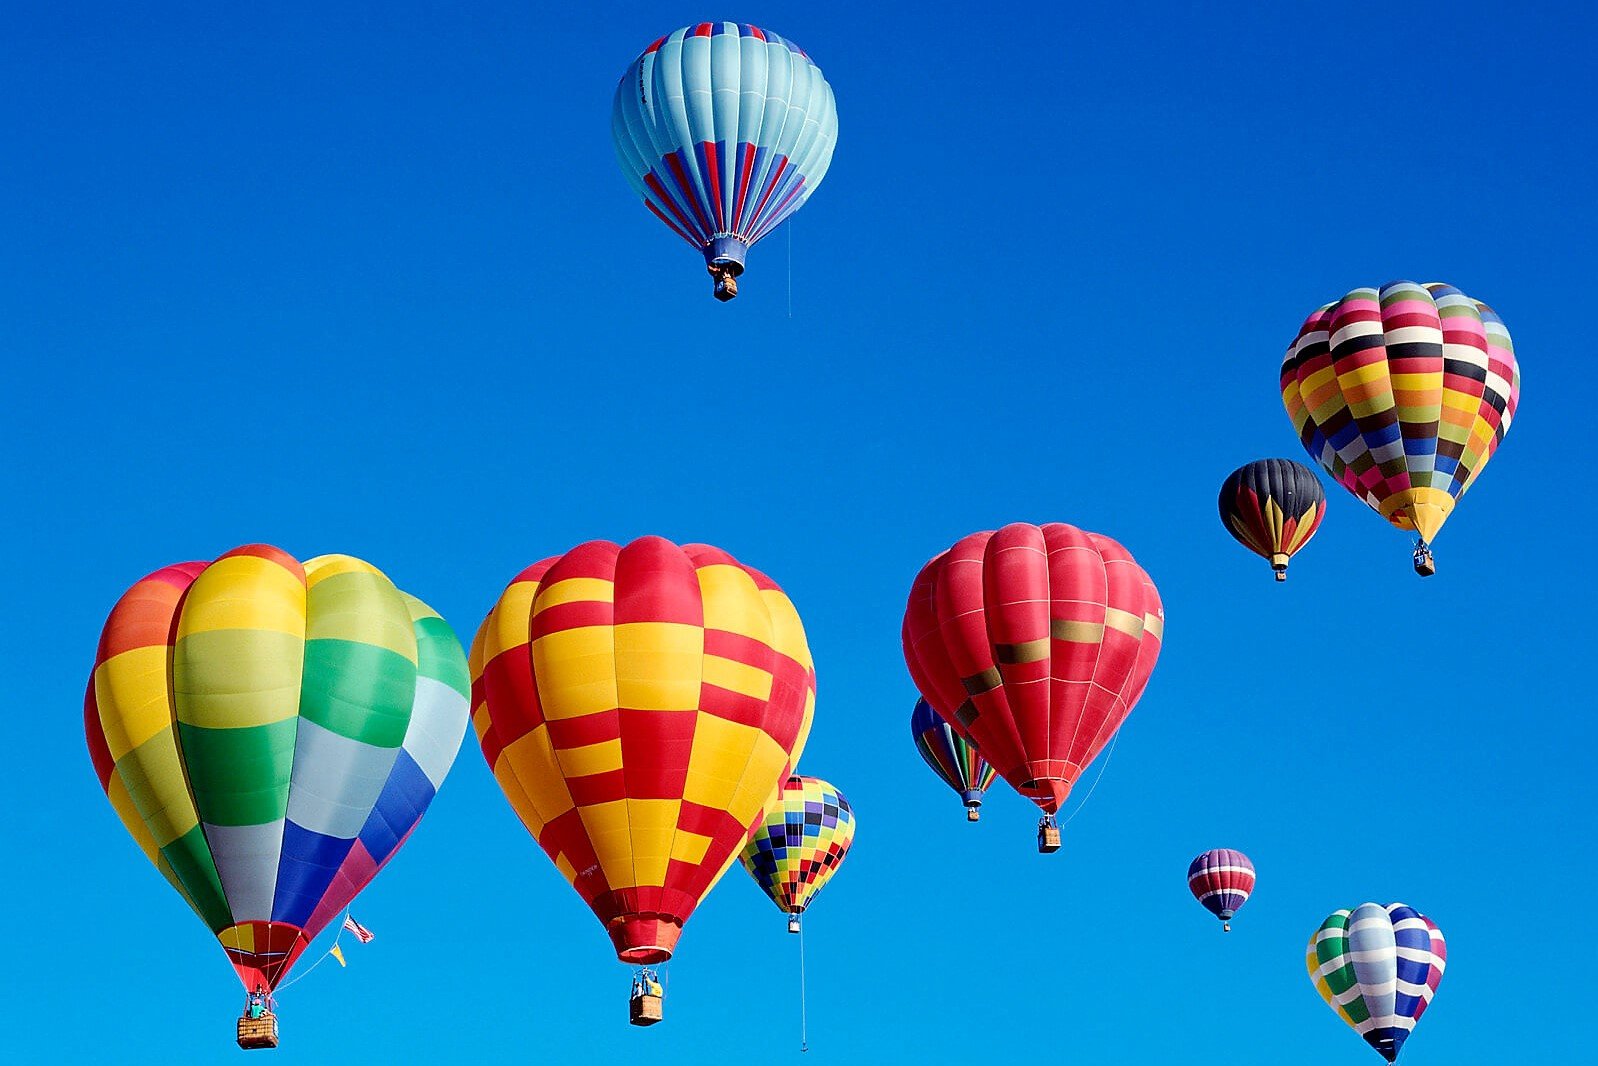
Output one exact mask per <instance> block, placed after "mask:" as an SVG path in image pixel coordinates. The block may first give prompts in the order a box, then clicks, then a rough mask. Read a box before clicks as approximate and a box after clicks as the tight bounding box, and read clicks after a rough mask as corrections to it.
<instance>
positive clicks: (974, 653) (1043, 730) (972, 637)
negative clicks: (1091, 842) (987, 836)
mask: <svg viewBox="0 0 1598 1066" xmlns="http://www.w3.org/2000/svg"><path fill="white" fill-rule="evenodd" d="M1164 628H1165V612H1164V609H1163V608H1162V607H1161V606H1160V597H1159V593H1158V592H1156V591H1155V588H1154V583H1153V582H1152V581H1150V580H1149V577H1148V575H1147V574H1145V573H1144V572H1143V570H1142V568H1141V567H1139V566H1138V565H1137V563H1136V562H1134V561H1133V559H1132V556H1131V555H1129V554H1128V553H1127V551H1126V549H1125V548H1123V547H1121V546H1120V545H1119V544H1117V543H1116V542H1115V541H1113V540H1111V539H1110V538H1109V537H1105V536H1101V535H1099V534H1097V533H1088V532H1086V531H1084V530H1080V529H1077V528H1075V527H1074V526H1068V525H1064V524H1062V523H1052V524H1050V525H1045V526H1032V525H1025V524H1016V525H1010V526H1005V527H1004V528H1003V529H1001V530H999V531H998V532H996V533H995V532H983V533H973V534H971V535H970V536H968V537H965V538H964V539H962V540H961V541H959V542H958V543H957V544H955V545H954V547H952V548H950V549H949V550H948V551H946V552H944V553H943V554H942V555H939V556H938V557H937V558H935V559H933V560H932V561H931V562H929V563H927V565H926V566H925V567H923V568H922V570H921V573H920V574H919V575H918V576H917V577H916V580H915V584H914V586H913V587H912V588H911V591H910V602H909V605H908V606H907V607H906V608H905V616H904V628H903V641H904V655H905V662H906V664H907V665H908V666H909V668H910V676H911V678H912V679H913V680H914V681H915V684H916V688H917V689H919V690H920V691H921V693H922V694H923V695H924V696H925V697H926V698H927V702H928V703H930V704H931V705H932V707H933V709H934V710H936V711H937V712H938V714H939V715H940V716H941V717H942V718H943V720H944V721H945V722H947V723H949V725H950V726H952V727H953V728H954V729H955V731H956V732H958V733H960V734H961V735H962V736H965V737H968V738H969V739H971V740H972V741H974V742H975V743H976V746H977V749H978V750H979V751H980V752H981V753H982V755H983V757H984V758H986V759H987V760H988V761H989V762H991V763H992V764H993V765H994V767H995V768H996V769H997V770H998V772H999V774H1000V775H1001V776H1002V777H1003V778H1004V779H1005V780H1006V781H1008V782H1010V784H1012V785H1014V786H1015V788H1016V789H1017V791H1019V792H1020V793H1021V794H1022V795H1024V796H1027V797H1028V798H1030V799H1031V800H1032V801H1033V802H1034V803H1036V804H1037V805H1038V806H1039V807H1041V808H1043V810H1044V811H1045V812H1047V813H1049V814H1051V815H1052V814H1053V813H1054V812H1056V811H1058V810H1059V807H1060V804H1061V803H1062V802H1064V800H1065V798H1066V796H1067V795H1068V794H1069V793H1070V791H1071V787H1072V785H1074V784H1075V783H1076V780H1077V778H1078V777H1079V776H1080V775H1081V773H1082V770H1083V768H1084V767H1086V766H1087V765H1088V763H1090V762H1092V761H1093V759H1094V758H1095V757H1096V756H1097V755H1098V754H1099V752H1101V751H1102V750H1103V749H1104V746H1105V745H1106V744H1107V743H1109V740H1110V738H1111V737H1112V736H1113V735H1114V734H1115V731H1116V730H1117V729H1119V728H1120V726H1121V723H1122V722H1123V721H1124V720H1125V719H1126V716H1127V714H1128V713H1130V712H1131V710H1132V707H1133V706H1134V705H1135V704H1136V703H1137V701H1138V697H1139V696H1141V695H1142V694H1143V689H1144V687H1145V686H1146V685H1147V684H1148V680H1149V674H1150V673H1151V672H1152V671H1153V669H1154V662H1155V660H1156V659H1157V658H1158V657H1159V653H1160V641H1161V636H1162V634H1163V632H1164Z"/></svg>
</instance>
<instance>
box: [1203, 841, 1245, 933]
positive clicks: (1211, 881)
mask: <svg viewBox="0 0 1598 1066" xmlns="http://www.w3.org/2000/svg"><path fill="white" fill-rule="evenodd" d="M1187 887H1188V891H1190V892H1192V893H1193V898H1194V899H1196V900H1198V901H1199V903H1200V904H1201V905H1202V906H1203V907H1204V909H1205V910H1207V911H1209V912H1210V913H1211V914H1213V915H1215V917H1217V918H1219V919H1220V920H1221V928H1222V930H1224V931H1225V932H1228V933H1230V932H1231V931H1232V915H1234V914H1236V913H1237V912H1238V911H1239V910H1240V909H1241V908H1242V906H1243V904H1245V903H1247V902H1248V897H1249V894H1250V893H1251V892H1253V891H1254V864H1253V863H1252V862H1250V861H1249V858H1248V856H1247V855H1244V854H1243V853H1242V852H1241V851H1236V850H1234V849H1232V848H1212V849H1210V850H1209V851H1206V852H1205V853H1204V854H1202V855H1200V856H1199V857H1198V858H1196V859H1194V860H1193V861H1192V862H1191V863H1189V864H1188V867H1187Z"/></svg>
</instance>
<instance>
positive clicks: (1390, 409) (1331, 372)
mask: <svg viewBox="0 0 1598 1066" xmlns="http://www.w3.org/2000/svg"><path fill="white" fill-rule="evenodd" d="M1281 385H1282V403H1283V404H1284V405H1285V406H1286V408H1287V414H1288V417H1289V418H1291V419H1292V421H1293V428H1294V429H1295V430H1297V432H1298V435H1299V439H1300V441H1302V442H1303V444H1304V449H1305V450H1306V451H1308V452H1309V454H1310V455H1311V456H1312V457H1313V458H1314V459H1315V461H1316V462H1318V463H1320V464H1321V466H1322V467H1324V468H1325V470H1326V472H1327V473H1329V474H1331V475H1332V477H1333V478H1335V479H1336V480H1337V481H1338V483H1339V484H1341V485H1342V486H1343V487H1344V488H1346V489H1347V490H1348V491H1349V492H1351V493H1353V494H1354V495H1355V496H1357V497H1359V498H1360V499H1362V500H1364V501H1365V502H1366V503H1367V504H1369V505H1370V506H1371V507H1372V508H1374V509H1375V510H1376V511H1377V513H1379V514H1380V515H1381V516H1382V517H1383V518H1385V519H1387V521H1388V522H1390V523H1392V524H1393V525H1395V526H1397V527H1398V528H1399V529H1404V530H1412V531H1414V532H1415V533H1417V534H1419V536H1420V539H1421V541H1422V543H1423V544H1425V543H1427V542H1430V541H1431V540H1432V539H1434V538H1435V537H1436V536H1437V532H1438V530H1440V529H1441V528H1442V525H1443V523H1444V522H1445V521H1447V519H1448V516H1449V514H1450V513H1452V511H1453V509H1454V502H1455V501H1456V500H1457V499H1459V497H1461V496H1463V495H1464V494H1465V491H1466V490H1467V489H1469V488H1470V486H1471V484H1472V483H1473V482H1474V481H1475V479H1476V478H1477V477H1478V476H1479V475H1480V474H1481V472H1482V470H1483V468H1485V467H1486V465H1487V461H1488V460H1489V459H1490V458H1492V455H1493V452H1494V451H1496V450H1497V448H1498V445H1499V442H1501V441H1502V440H1503V439H1504V434H1506V433H1508V432H1509V425H1510V422H1511V421H1512V420H1513V419H1514V416H1515V409H1516V407H1517V406H1518V404H1519V402H1520V368H1519V365H1518V364H1517V363H1516V361H1515V349H1514V345H1513V343H1512V342H1511V341H1510V339H1509V331H1508V330H1507V329H1506V328H1505V327H1504V323H1503V320H1502V319H1500V318H1499V317H1498V315H1497V314H1496V313H1494V311H1493V310H1492V309H1491V308H1490V307H1488V306H1487V305H1486V304H1484V303H1481V302H1480V301H1479V300H1473V299H1471V298H1470V297H1469V296H1466V295H1465V294H1464V293H1462V292H1460V291H1459V290H1458V289H1456V288H1453V287H1452V286H1449V285H1443V284H1440V283H1436V282H1433V283H1430V284H1426V285H1417V284H1415V283H1414V282H1412V281H1395V282H1392V283H1390V284H1387V285H1383V286H1382V287H1381V288H1379V289H1355V290H1353V291H1352V292H1350V293H1349V294H1348V295H1347V296H1344V297H1343V298H1342V299H1341V300H1338V301H1336V302H1335V303H1329V304H1326V305H1325V306H1323V307H1322V308H1320V309H1319V310H1318V311H1316V312H1315V313H1314V314H1312V315H1310V316H1309V318H1308V319H1306V320H1305V322H1304V325H1303V326H1302V327H1301V328H1300V329H1299V333H1298V337H1297V338H1296V339H1295V340H1294V341H1293V343H1292V345H1291V346H1290V347H1289V348H1288V350H1287V357H1286V358H1285V359H1284V360H1283V362H1282V375H1281ZM1417 562H1418V561H1417ZM1417 568H1419V567H1418V565H1417Z"/></svg>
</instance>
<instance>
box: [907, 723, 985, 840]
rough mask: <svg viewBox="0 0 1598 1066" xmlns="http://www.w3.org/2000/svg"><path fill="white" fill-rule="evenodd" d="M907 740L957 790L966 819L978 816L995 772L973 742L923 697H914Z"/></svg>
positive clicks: (933, 770)
mask: <svg viewBox="0 0 1598 1066" xmlns="http://www.w3.org/2000/svg"><path fill="white" fill-rule="evenodd" d="M910 739H911V740H913V741H915V746H916V750H917V751H919V752H920V753H921V758H922V759H924V760H926V764H927V765H928V766H930V767H932V772H933V773H935V774H937V775H938V776H939V777H940V778H942V779H943V783H944V784H946V785H948V786H949V787H950V788H952V789H954V790H955V791H956V792H958V793H960V800H961V802H963V803H964V804H965V817H966V820H967V821H970V822H975V821H977V820H978V819H980V818H981V817H982V813H981V807H982V794H983V793H984V792H986V791H987V790H988V786H989V785H991V784H993V779H994V778H995V777H997V776H998V771H997V770H995V769H994V768H993V767H991V766H989V765H988V761H987V760H986V759H984V758H983V757H982V756H981V755H978V754H977V749H976V745H974V744H972V743H971V742H970V741H969V740H967V739H966V738H965V737H963V736H961V735H960V734H959V733H956V732H955V731H954V728H953V727H952V726H950V725H949V723H947V722H945V721H944V720H943V719H942V718H940V717H938V712H937V711H934V710H933V709H932V708H931V707H930V706H928V705H927V701H926V700H916V707H915V710H914V711H912V712H911V714H910Z"/></svg>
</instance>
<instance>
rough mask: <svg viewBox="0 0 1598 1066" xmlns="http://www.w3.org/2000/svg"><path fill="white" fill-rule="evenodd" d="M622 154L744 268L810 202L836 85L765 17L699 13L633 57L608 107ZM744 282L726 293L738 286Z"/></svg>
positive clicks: (668, 206) (677, 215)
mask: <svg viewBox="0 0 1598 1066" xmlns="http://www.w3.org/2000/svg"><path fill="white" fill-rule="evenodd" d="M611 135H612V139H613V141H614V142H615V146H616V158H617V160H618V161H619V162H620V163H621V169H622V172H623V173H624V174H625V175H626V176H627V180H628V182H630V183H631V184H632V187H633V189H634V191H636V192H637V193H638V195H639V196H640V197H642V198H643V201H644V206H645V207H647V208H648V209H649V210H650V212H652V213H653V214H654V215H655V217H656V218H658V219H660V220H661V221H662V222H664V223H665V224H666V225H667V226H668V227H669V228H670V229H671V231H672V232H673V233H675V234H677V235H678V236H679V237H681V238H682V239H683V240H685V241H687V242H688V243H689V244H691V245H693V246H694V247H695V248H697V249H699V251H700V252H701V253H702V254H703V255H704V257H705V263H706V265H707V266H709V267H710V268H711V272H712V273H713V274H716V275H717V276H718V279H719V278H720V277H721V272H726V273H727V274H730V276H732V277H737V276H738V275H739V274H741V273H742V272H743V268H744V257H745V256H746V254H747V253H748V251H749V247H750V246H751V245H753V244H754V243H755V242H756V241H758V240H760V239H761V238H762V237H764V236H766V234H768V233H770V232H771V231H772V230H773V229H775V228H776V227H777V226H778V225H779V224H780V223H781V222H782V221H783V219H785V218H787V217H788V216H789V215H791V214H793V213H794V212H795V211H797V210H798V209H799V207H800V206H801V205H802V204H803V203H804V202H805V200H806V199H807V198H808V197H809V196H810V194H811V193H812V192H813V191H814V190H815V188H816V186H818V185H820V184H821V179H822V178H823V177H825V176H826V173H827V167H828V166H829V165H830V164H831V162H832V149H833V145H834V144H835V143H836V142H837V138H838V112H837V108H836V106H835V104H834V102H833V96H832V87H831V86H829V85H828V84H827V79H826V78H824V77H822V74H821V68H819V67H817V66H816V65H815V63H814V62H812V61H811V59H810V57H809V56H808V55H806V54H805V52H804V50H803V49H801V48H800V47H799V46H798V45H796V44H794V43H792V42H791V41H785V40H783V39H782V38H781V37H779V36H777V35H776V34H774V33H767V32H766V31H765V30H762V29H760V28H759V27H758V26H748V25H742V24H739V23H736V22H701V23H699V24H698V25H695V26H686V27H684V28H682V29H680V30H677V31H676V32H675V33H671V34H668V35H666V36H665V37H662V38H661V39H660V40H658V41H656V42H655V43H654V44H652V45H650V46H649V47H648V48H647V49H645V50H644V52H643V54H642V55H640V56H639V57H638V58H637V59H635V60H633V63H632V65H631V66H630V67H628V68H627V72H626V73H625V74H623V75H622V79H621V83H620V84H619V85H617V86H616V98H615V103H614V106H613V107H612V110H611ZM736 293H737V286H736V285H733V286H732V287H731V292H730V293H729V292H725V291H723V290H722V288H721V287H720V285H718V289H717V294H718V295H719V296H722V297H723V298H729V297H730V296H731V295H736Z"/></svg>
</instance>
